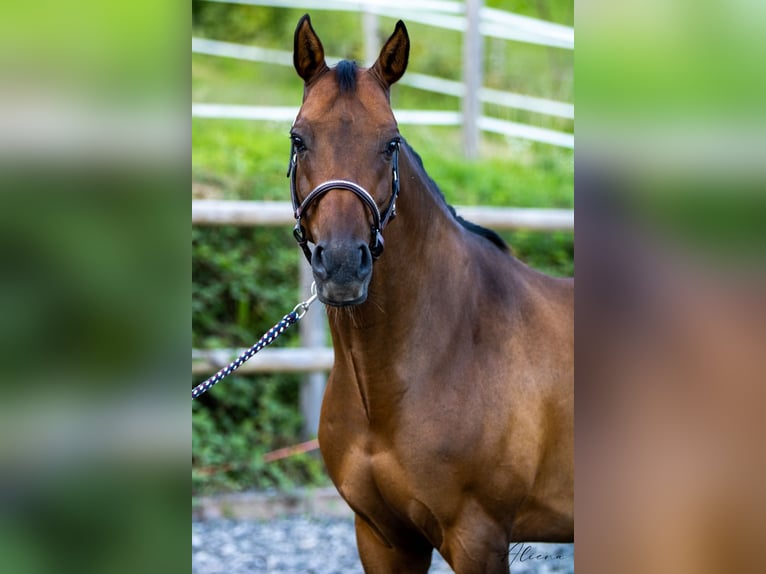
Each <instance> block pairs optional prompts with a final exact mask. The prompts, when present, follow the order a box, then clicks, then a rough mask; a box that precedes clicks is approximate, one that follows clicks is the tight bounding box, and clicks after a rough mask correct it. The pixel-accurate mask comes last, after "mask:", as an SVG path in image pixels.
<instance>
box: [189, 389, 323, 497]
mask: <svg viewBox="0 0 766 574" xmlns="http://www.w3.org/2000/svg"><path fill="white" fill-rule="evenodd" d="M225 384H226V393H225V395H223V398H222V399H220V400H219V399H218V398H217V397H218V395H217V394H216V393H215V392H212V393H208V394H206V395H203V397H201V398H200V399H198V400H196V401H194V402H193V403H192V421H193V425H194V432H193V434H192V453H193V455H192V492H193V493H194V494H206V493H210V492H215V491H219V490H239V489H241V488H243V487H245V488H268V487H279V488H289V487H291V486H295V485H297V484H320V483H324V482H326V478H325V473H324V468H323V465H322V463H321V461H320V460H319V459H318V458H317V457H316V456H315V455H312V454H304V455H299V456H293V457H289V458H286V459H283V460H280V461H274V462H271V463H266V462H264V461H263V455H264V454H265V453H266V452H268V451H270V450H272V449H275V448H279V447H282V446H287V445H291V444H295V443H296V442H297V441H298V440H299V439H298V436H299V432H300V426H301V417H300V415H299V414H298V412H297V410H296V409H295V407H294V405H295V404H297V402H298V396H297V393H298V391H297V389H298V381H297V380H296V377H294V376H284V375H279V376H277V375H274V376H261V377H237V376H232V377H230V378H228V379H227V380H226V383H225Z"/></svg>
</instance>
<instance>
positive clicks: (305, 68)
mask: <svg viewBox="0 0 766 574" xmlns="http://www.w3.org/2000/svg"><path fill="white" fill-rule="evenodd" d="M293 65H294V66H295V71H296V72H298V75H299V76H300V77H301V78H303V81H304V82H306V83H309V82H310V81H311V80H312V78H314V76H316V75H317V73H319V72H321V71H322V70H324V69H325V68H327V64H326V63H325V59H324V48H323V47H322V42H321V41H320V40H319V36H317V35H316V32H314V28H312V27H311V18H310V17H309V15H308V14H304V16H303V18H301V19H300V20H299V21H298V26H297V27H296V28H295V41H294V45H293Z"/></svg>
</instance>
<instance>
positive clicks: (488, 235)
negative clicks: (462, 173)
mask: <svg viewBox="0 0 766 574" xmlns="http://www.w3.org/2000/svg"><path fill="white" fill-rule="evenodd" d="M402 143H403V144H404V145H405V146H407V149H408V150H409V151H410V153H412V155H413V156H414V157H415V160H416V161H417V163H418V167H419V168H420V171H421V172H422V173H423V175H424V176H425V178H426V180H427V181H428V182H429V184H430V186H429V187H430V188H431V189H432V190H433V191H434V192H435V194H436V195H437V196H438V197H439V199H440V200H441V201H442V203H443V204H444V205H445V206H446V207H447V209H448V210H449V212H450V213H451V214H452V217H453V218H455V220H456V221H457V222H458V223H460V225H462V226H463V227H464V228H466V229H467V230H468V231H470V232H471V233H475V234H476V235H479V236H480V237H483V238H485V239H488V240H489V241H491V242H492V243H493V244H494V245H495V247H497V248H499V249H500V250H502V251H505V252H506V253H509V252H510V251H509V249H508V244H507V243H506V242H505V240H504V239H503V238H502V237H500V235H498V234H497V232H496V231H493V230H491V229H487V228H486V227H482V226H481V225H477V224H476V223H472V222H470V221H468V220H466V219H463V218H462V217H460V216H459V215H458V214H457V212H456V211H455V208H454V207H452V206H451V205H450V204H449V203H447V198H445V197H444V193H443V192H442V190H441V189H439V186H438V185H437V184H436V182H435V181H434V180H433V179H431V176H430V175H428V172H426V169H425V167H423V160H422V159H421V158H420V155H418V152H416V151H415V150H414V149H412V146H411V145H410V144H408V143H407V142H406V141H404V138H402Z"/></svg>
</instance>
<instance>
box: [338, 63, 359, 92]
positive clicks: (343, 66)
mask: <svg viewBox="0 0 766 574" xmlns="http://www.w3.org/2000/svg"><path fill="white" fill-rule="evenodd" d="M357 69H358V66H357V65H356V62H352V61H350V60H341V61H340V62H338V65H337V66H335V72H336V74H337V75H336V80H337V82H338V88H340V93H341V94H353V93H354V92H356V71H357Z"/></svg>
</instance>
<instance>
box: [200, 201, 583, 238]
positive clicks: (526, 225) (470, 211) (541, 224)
mask: <svg viewBox="0 0 766 574" xmlns="http://www.w3.org/2000/svg"><path fill="white" fill-rule="evenodd" d="M455 210H456V211H457V213H458V215H461V216H462V217H465V218H466V219H467V220H469V221H472V222H473V223H477V224H479V225H484V226H487V227H493V228H495V229H526V230H534V231H572V230H573V229H574V211H573V210H571V209H538V208H530V207H483V206H463V207H461V206H458V207H455ZM192 223H193V224H194V225H238V226H253V225H292V224H294V223H295V220H294V219H293V210H292V206H291V205H290V203H289V202H287V201H234V200H212V199H199V200H195V201H192Z"/></svg>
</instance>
